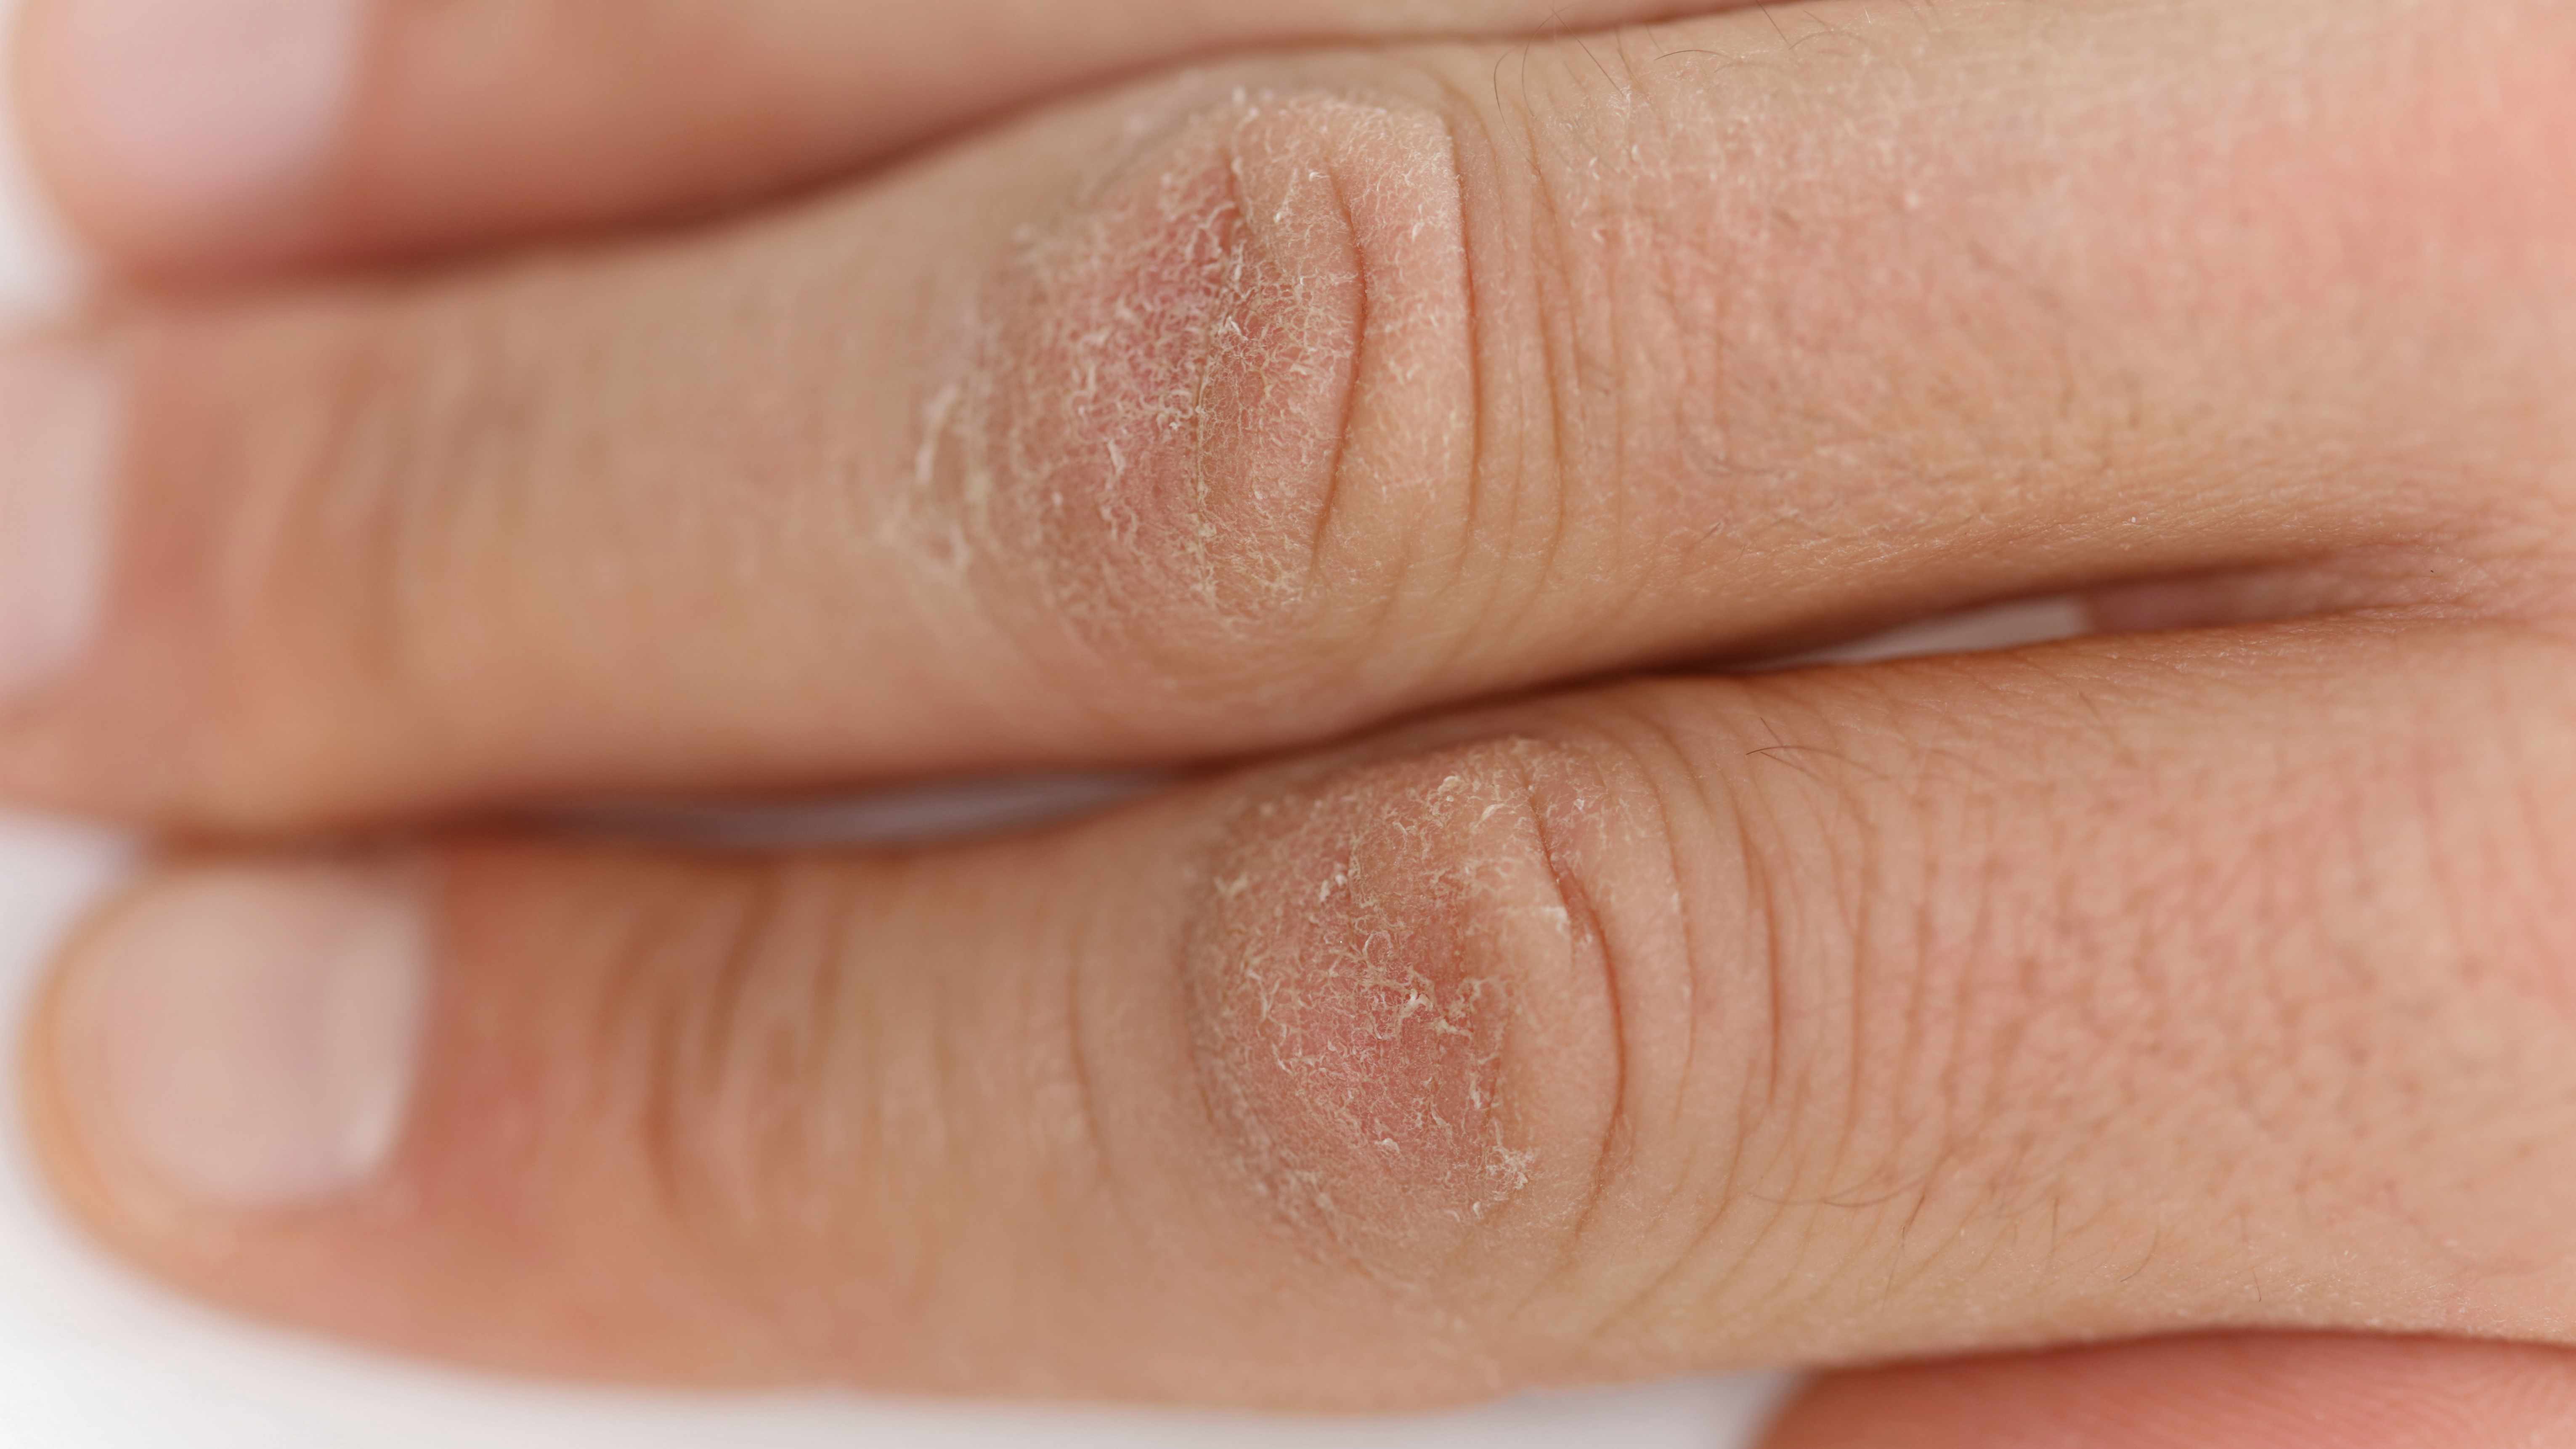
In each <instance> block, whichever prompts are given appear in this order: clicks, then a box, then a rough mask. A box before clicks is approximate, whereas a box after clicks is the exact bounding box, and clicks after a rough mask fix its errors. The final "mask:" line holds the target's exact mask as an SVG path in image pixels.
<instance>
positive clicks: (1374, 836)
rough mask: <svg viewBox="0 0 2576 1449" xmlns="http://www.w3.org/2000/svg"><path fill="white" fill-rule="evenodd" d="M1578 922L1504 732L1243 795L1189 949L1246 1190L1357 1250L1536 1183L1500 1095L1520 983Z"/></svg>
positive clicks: (1204, 1048) (1194, 993)
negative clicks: (1246, 801) (1251, 800)
mask: <svg viewBox="0 0 2576 1449" xmlns="http://www.w3.org/2000/svg"><path fill="white" fill-rule="evenodd" d="M1575 933H1576V928H1575V923H1574V921H1573V920H1572V918H1571V917H1570V915H1569V912H1568V910H1567V907H1566V904H1565V899H1564V897H1563V895H1562V894H1561V893H1560V891H1559V889H1558V887H1557V885H1556V882H1555V875H1554V872H1553V871H1552V869H1551V867H1550V863H1549V856H1548V848H1547V843H1546V840H1545V838H1544V836H1543V834H1542V832H1541V830H1540V828H1539V823H1538V818H1537V816H1536V815H1535V814H1534V813H1533V810H1532V806H1531V803H1530V792H1529V785H1528V782H1527V776H1526V774H1525V772H1524V771H1523V770H1522V769H1521V768H1520V767H1519V763H1518V761H1517V760H1516V757H1515V751H1514V749H1513V747H1511V746H1509V745H1496V746H1480V747H1476V748H1473V749H1468V750H1462V751H1452V752H1448V753H1445V754H1442V755H1438V756H1433V757H1431V758H1428V759H1414V760H1407V761H1400V762H1396V763H1392V764H1386V765H1379V766H1372V767H1368V768H1365V769H1362V770H1359V771H1356V772H1349V773H1344V774H1339V775H1336V776H1333V777H1331V778H1329V779H1327V780H1326V781H1324V782H1322V783H1320V784H1313V785H1308V786H1304V787H1301V788H1298V789H1296V790H1294V791H1292V792H1291V793H1288V794H1286V795H1283V796H1278V797H1273V798H1269V799H1266V800H1264V801H1263V802H1262V803H1259V804H1256V805H1252V806H1249V807H1247V808H1246V810H1245V811H1244V813H1243V815H1242V816H1241V818H1239V819H1238V820H1237V821H1235V822H1234V825H1233V828H1232V830H1231V831H1230V832H1229V834H1228V836H1227V838H1226V843H1225V845H1224V847H1223V848H1222V849H1221V850H1220V851H1219V852H1218V853H1217V855H1216V857H1215V860H1214V863H1213V866H1212V871H1211V876H1210V880H1209V887H1208V892H1207V905H1206V908H1205V909H1204V910H1203V911H1201V913H1200V914H1199V916H1198V917H1197V919H1196V920H1195V921H1194V922H1193V924H1192V926H1191V928H1190V932H1189V937H1188V950H1187V963H1188V976H1189V979H1188V990H1189V1002H1190V1009H1191V1022H1192V1031H1193V1038H1194V1040H1193V1045H1194V1047H1195V1049H1196V1052H1197V1056H1198V1060H1199V1063H1200V1067H1201V1070H1202V1073H1203V1080H1204V1084H1205V1089H1206V1091H1207V1095H1208V1102H1209V1107H1210V1110H1211V1113H1212V1115H1213V1116H1214V1118H1215V1119H1216V1123H1217V1126H1218V1127H1219V1129H1220V1130H1221V1131H1222V1132H1223V1133H1224V1134H1225V1136H1226V1137H1227V1139H1228V1140H1229V1142H1230V1143H1231V1145H1232V1146H1233V1148H1234V1149H1235V1151H1236V1152H1237V1154H1238V1157H1239V1161H1240V1164H1241V1166H1242V1168H1243V1169H1244V1172H1245V1175H1246V1177H1247V1178H1248V1180H1249V1181H1250V1182H1251V1184H1252V1185H1253V1187H1254V1188H1255V1190H1256V1191H1258V1192H1259V1193H1261V1194H1262V1195H1263V1196H1265V1197H1266V1198H1268V1199H1269V1200H1270V1201H1271V1202H1272V1204H1273V1205H1274V1206H1275V1207H1276V1208H1277V1209H1278V1210H1279V1211H1280V1212H1281V1213H1282V1214H1283V1215H1284V1216H1285V1217H1287V1218H1288V1219H1290V1220H1291V1221H1292V1222H1294V1223H1295V1224H1297V1225H1298V1226H1299V1227H1301V1228H1305V1229H1308V1230H1311V1231H1313V1232H1315V1233H1316V1234H1318V1235H1319V1236H1320V1237H1321V1238H1323V1239H1324V1240H1325V1241H1328V1242H1330V1243H1331V1244H1333V1245H1334V1247H1335V1248H1336V1249H1338V1250H1340V1251H1344V1252H1347V1253H1349V1254H1351V1255H1352V1256H1354V1257H1356V1258H1359V1259H1360V1260H1362V1261H1364V1262H1369V1261H1384V1260H1385V1257H1386V1252H1387V1250H1390V1249H1393V1250H1398V1251H1399V1256H1398V1258H1397V1259H1396V1261H1414V1260H1416V1258H1417V1255H1416V1254H1413V1253H1405V1252H1402V1251H1401V1250H1403V1249H1407V1248H1415V1249H1418V1248H1421V1247H1422V1246H1424V1245H1425V1244H1426V1243H1427V1242H1429V1241H1432V1240H1434V1239H1436V1237H1437V1236H1439V1235H1444V1234H1448V1233H1454V1232H1455V1231H1456V1230H1457V1228H1458V1226H1459V1225H1462V1224H1465V1223H1470V1222H1474V1221H1476V1220H1478V1219H1481V1218H1483V1217H1485V1216H1486V1215H1487V1214H1489V1213H1490V1212H1492V1211H1493V1210H1494V1209H1495V1208H1496V1207H1498V1206H1500V1205H1501V1204H1502V1203H1504V1202H1505V1201H1506V1200H1508V1199H1510V1198H1511V1197H1512V1196H1513V1195H1514V1194H1515V1193H1518V1192H1519V1191H1520V1190H1521V1189H1523V1188H1524V1187H1526V1186H1528V1184H1529V1181H1530V1174H1531V1172H1532V1170H1533V1168H1534V1167H1535V1166H1536V1164H1537V1154H1536V1153H1535V1151H1534V1150H1532V1149H1531V1148H1530V1147H1529V1145H1528V1144H1527V1141H1526V1139H1525V1137H1524V1136H1523V1135H1522V1133H1521V1124H1520V1123H1518V1122H1516V1120H1515V1119H1514V1116H1513V1114H1512V1112H1511V1110H1510V1108H1509V1104H1508V1103H1507V1102H1506V1101H1505V1100H1504V1099H1505V1098H1506V1097H1507V1096H1508V1095H1509V1094H1508V1092H1507V1091H1506V1083H1507V1081H1508V1070H1507V1069H1508V1062H1507V1059H1506V1048H1507V1047H1508V1046H1509V1044H1510V1039H1511V1035H1512V1032H1513V1030H1514V1023H1515V1020H1516V1016H1517V1012H1518V1003H1519V1001H1520V999H1521V998H1522V996H1523V994H1524V993H1523V992H1522V990H1521V988H1520V986H1519V984H1518V983H1523V982H1528V981H1530V980H1532V979H1533V974H1532V973H1534V972H1557V971H1561V970H1562V969H1563V968H1564V965H1565V963H1566V962H1568V961H1569V960H1570V959H1571V957H1572V955H1573V953H1574V951H1575V950H1576V942H1575Z"/></svg>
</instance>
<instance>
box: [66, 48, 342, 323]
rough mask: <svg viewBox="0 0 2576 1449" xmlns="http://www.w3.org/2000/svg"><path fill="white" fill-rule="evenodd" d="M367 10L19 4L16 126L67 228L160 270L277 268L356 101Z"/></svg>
mask: <svg viewBox="0 0 2576 1449" xmlns="http://www.w3.org/2000/svg"><path fill="white" fill-rule="evenodd" d="M364 9H365V7H364V6H363V4H362V3H360V0H220V3H212V0H25V10H24V13H23V14H22V15H21V17H20V22H19V26H18V32H17V54H16V67H17V77H18V89H19V95H18V122H19V127H20V131H21V134H22V137H23V140H24V143H25V146H26V149H27V152H28V155H29V158H30V160H31V161H32V163H33V169H34V170H35V171H36V173H37V174H38V175H39V176H40V177H41V178H42V180H43V181H44V183H45V185H46V188H47V189H48V191H49V192H50V193H51V195H52V197H53V199H54V201H55V203H56V204H57V205H58V206H59V207H60V208H61V209H62V212H63V213H64V216H65V217H66V219H67V220H68V221H69V222H70V224H71V225H72V227H73V229H74V230H76V231H77V232H78V233H80V235H81V236H82V237H83V239H84V240H86V241H87V242H88V243H90V244H91V245H92V246H93V247H95V248H96V249H98V250H99V251H100V252H101V253H103V254H104V256H105V257H106V258H107V259H108V260H109V261H110V262H111V263H112V264H114V265H117V266H121V267H124V268H128V269H132V270H139V271H145V272H153V273H172V272H183V271H199V270H205V269H209V268H216V267H224V268H232V267H241V266H246V265H258V264H261V263H263V262H271V261H276V260H282V259H284V258H285V257H287V256H288V255H290V254H291V253H293V252H294V251H295V250H296V249H297V248H298V247H299V246H300V245H301V243H302V241H303V240H304V237H305V234H306V233H307V232H308V231H309V229H310V226H311V222H310V213H311V211H312V207H313V204H314V199H315V197H316V196H317V195H318V193H319V192H320V190H321V188H322V185H323V182H324V178H325V174H326V172H327V170H328V167H329V164H330V159H331V155H332V152H333V149H334V147H335V145H336V144H337V140H338V137H339V135H340V134H341V132H342V130H343V128H344V119H345V115H346V112H347V111H348V108H349V104H350V100H351V97H352V95H353V94H354V89H353V81H354V77H355V74H356V70H357V60H358V56H359V51H360V45H361V42H362V40H363V37H364V33H365V30H366V15H365V13H364Z"/></svg>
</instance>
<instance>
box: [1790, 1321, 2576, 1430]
mask: <svg viewBox="0 0 2576 1449" xmlns="http://www.w3.org/2000/svg"><path fill="white" fill-rule="evenodd" d="M2571 1441H2576V1363H2571V1362H2570V1360H2569V1358H2568V1355H2567V1353H2566V1352H2565V1351H2564V1350H2562V1349H2548V1348H2532V1347H2526V1346H2522V1345H2516V1344H2498V1343H2450V1342H2444V1341H2441V1340H2437V1339H2381V1338H2306V1337H2278V1336H2263V1337H2249V1338H2207V1339H2178V1340H2172V1341H2168V1342H2161V1343H2146V1344H2134V1345H2122V1346H2118V1347H2113V1348H2094V1349H2081V1350H2075V1351H2071V1352H2063V1353H2048V1354H2034V1355H2028V1356H2020V1357H2010V1358H1993V1359H1980V1360H1974V1361H1969V1362H1963V1363H1941V1364H1921V1365H1909V1366H1905V1367H1900V1368H1889V1369H1874V1370H1870V1371H1867V1372H1862V1373H1852V1374H1839V1375H1835V1376H1833V1377H1831V1378H1827V1379H1825V1380H1823V1381H1821V1382H1820V1383H1818V1384H1817V1385H1816V1386H1815V1387H1814V1388H1812V1389H1810V1390H1809V1391H1808V1392H1807V1393H1806V1394H1805V1395H1803V1396H1802V1397H1801V1398H1800V1399H1799V1400H1798V1401H1797V1402H1796V1403H1795V1404H1793V1405H1792V1406H1791V1407H1790V1409H1789V1411H1788V1413H1787V1415H1786V1416H1785V1417H1784V1418H1783V1419H1782V1420H1781V1422H1780V1423H1779V1424H1778V1425H1776V1426H1775V1427H1774V1428H1773V1430H1772V1432H1771V1437H1770V1438H1769V1439H1768V1440H1767V1441H1766V1443H1767V1444H1768V1446H1769V1449H1881V1446H1885V1449H1897V1446H1903V1449H2077V1446H2081V1449H2274V1446H2279V1445H2298V1446H2300V1449H2466V1446H2476V1449H2547V1446H2549V1445H2554V1444H2565V1443H2569V1442H2571Z"/></svg>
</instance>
